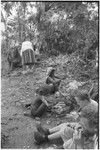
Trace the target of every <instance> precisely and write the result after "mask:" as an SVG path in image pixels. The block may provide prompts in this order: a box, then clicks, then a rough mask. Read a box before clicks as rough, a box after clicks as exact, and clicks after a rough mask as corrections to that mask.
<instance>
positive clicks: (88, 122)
mask: <svg viewBox="0 0 100 150" xmlns="http://www.w3.org/2000/svg"><path fill="white" fill-rule="evenodd" d="M80 124H81V125H82V126H83V128H84V129H85V130H87V131H89V132H92V133H93V132H97V130H98V124H99V122H98V112H95V111H94V110H93V109H91V106H86V107H85V108H84V110H83V111H82V112H81V113H80Z"/></svg>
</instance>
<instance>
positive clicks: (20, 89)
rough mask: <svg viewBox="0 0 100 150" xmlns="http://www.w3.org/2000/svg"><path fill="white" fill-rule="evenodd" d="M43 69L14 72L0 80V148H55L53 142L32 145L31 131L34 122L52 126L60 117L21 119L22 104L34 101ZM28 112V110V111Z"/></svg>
mask: <svg viewBox="0 0 100 150" xmlns="http://www.w3.org/2000/svg"><path fill="white" fill-rule="evenodd" d="M45 72H46V69H42V68H37V69H36V68H35V69H34V70H33V71H32V72H31V73H30V74H26V75H23V74H20V71H19V74H20V75H18V71H14V72H13V73H12V75H11V76H9V77H3V78H2V81H1V93H2V100H1V135H2V148H4V149H7V148H9V149H15V148H17V149H18V148H20V149H23V148H24V149H28V148H29V149H37V148H48V147H56V145H54V143H47V144H43V145H40V146H38V145H36V144H35V142H34V131H35V130H36V121H37V119H38V120H39V121H40V122H41V123H42V124H45V126H47V127H53V126H55V125H57V124H59V123H60V122H61V120H62V121H63V120H64V118H59V117H56V115H52V116H51V114H50V113H46V114H44V115H43V116H42V117H41V118H40V119H39V118H36V119H33V118H30V117H26V116H24V112H25V111H26V108H25V104H27V103H30V102H31V101H32V100H34V99H35V89H36V88H37V87H38V85H39V84H41V83H43V82H44V81H45ZM29 111H30V110H29Z"/></svg>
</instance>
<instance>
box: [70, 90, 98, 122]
mask: <svg viewBox="0 0 100 150" xmlns="http://www.w3.org/2000/svg"><path fill="white" fill-rule="evenodd" d="M73 95H74V97H75V100H76V102H77V104H78V105H79V109H78V110H77V111H74V112H71V113H70V114H69V115H68V117H74V119H76V120H77V119H78V116H79V114H80V112H81V111H83V110H84V108H85V107H88V108H89V109H90V108H91V109H92V110H93V111H95V112H98V103H97V102H96V101H95V100H93V99H91V98H90V93H89V92H87V91H86V90H76V91H75V92H74V94H73Z"/></svg>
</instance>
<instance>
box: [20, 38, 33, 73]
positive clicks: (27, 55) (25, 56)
mask: <svg viewBox="0 0 100 150" xmlns="http://www.w3.org/2000/svg"><path fill="white" fill-rule="evenodd" d="M20 54H21V57H22V66H23V70H24V71H26V69H27V66H28V69H29V70H30V69H32V67H33V65H34V64H35V54H34V49H33V46H32V43H31V42H30V39H29V37H26V40H25V41H24V42H23V43H22V47H21V53H20Z"/></svg>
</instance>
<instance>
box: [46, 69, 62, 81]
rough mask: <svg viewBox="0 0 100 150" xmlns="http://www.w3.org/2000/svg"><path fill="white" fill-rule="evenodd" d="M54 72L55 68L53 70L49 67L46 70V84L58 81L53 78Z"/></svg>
mask: <svg viewBox="0 0 100 150" xmlns="http://www.w3.org/2000/svg"><path fill="white" fill-rule="evenodd" d="M55 71H56V68H53V67H49V68H48V70H47V73H46V74H47V77H46V81H45V82H46V84H53V83H55V82H57V81H59V80H60V79H59V77H57V76H55Z"/></svg>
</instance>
